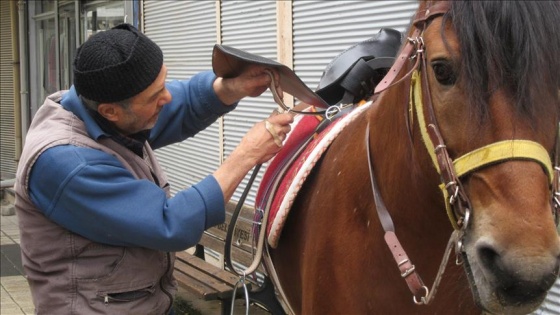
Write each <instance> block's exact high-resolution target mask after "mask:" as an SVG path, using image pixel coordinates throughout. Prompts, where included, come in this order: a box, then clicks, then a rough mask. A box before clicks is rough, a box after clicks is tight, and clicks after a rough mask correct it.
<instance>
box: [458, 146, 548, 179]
mask: <svg viewBox="0 0 560 315" xmlns="http://www.w3.org/2000/svg"><path fill="white" fill-rule="evenodd" d="M507 160H530V161H534V162H537V163H539V164H540V165H541V166H542V167H543V169H544V171H545V173H546V174H547V175H548V179H549V182H550V183H551V184H552V181H553V180H554V172H553V171H552V161H551V160H550V156H549V155H548V152H547V151H546V149H545V148H543V146H542V145H540V144H538V143H537V142H534V141H529V140H506V141H500V142H495V143H492V144H489V145H487V146H484V147H482V148H479V149H476V150H474V151H472V152H469V153H467V154H465V155H463V156H461V157H460V158H458V159H456V160H455V161H453V166H455V172H457V176H458V177H461V176H463V175H465V174H468V173H470V172H473V171H475V170H477V169H479V168H481V167H484V166H487V165H490V164H494V163H499V162H502V161H507Z"/></svg>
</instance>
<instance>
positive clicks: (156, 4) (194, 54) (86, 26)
mask: <svg viewBox="0 0 560 315" xmlns="http://www.w3.org/2000/svg"><path fill="white" fill-rule="evenodd" d="M416 7H417V1H416V0H404V1H400V0H399V1H365V0H352V1H342V0H341V1H310V0H292V1H276V0H260V1H250V0H243V1H238V0H215V1H188V0H185V1H171V0H143V1H142V0H110V1H109V0H9V1H0V35H1V36H0V40H1V41H0V52H1V58H0V70H1V75H0V83H1V85H0V123H1V132H0V161H1V164H0V171H1V179H2V180H7V179H11V178H13V177H14V176H15V170H16V168H17V161H18V158H19V153H20V152H21V147H22V145H23V141H24V139H25V134H26V130H27V128H28V126H29V124H30V122H31V120H32V117H33V115H34V114H35V112H36V111H37V109H38V108H39V106H41V104H42V103H43V100H44V99H45V97H46V96H47V95H49V94H50V93H52V92H54V91H57V90H60V89H68V88H69V87H70V85H71V84H72V79H73V78H72V60H73V57H74V55H75V52H76V49H77V47H79V45H80V44H81V43H83V42H84V41H85V40H86V39H87V38H88V37H89V36H91V35H92V34H95V33H96V32H101V31H104V30H107V29H109V28H111V27H112V26H114V25H117V24H119V23H122V22H127V23H131V24H133V25H135V26H137V27H138V28H139V29H141V30H142V31H143V32H144V33H145V34H146V35H148V36H149V37H150V38H151V39H152V40H154V41H155V42H156V43H158V44H159V45H160V47H161V48H162V50H163V53H164V62H165V63H166V65H167V67H168V70H169V72H168V80H175V79H188V78H190V77H191V76H193V75H194V74H196V73H197V72H199V71H203V70H209V69H211V67H212V65H211V56H212V49H213V46H214V44H216V43H219V44H224V45H228V46H232V47H235V48H239V49H243V50H247V51H249V52H251V53H255V54H258V55H261V56H264V57H268V58H270V59H273V60H276V61H278V62H281V63H283V64H286V65H287V66H289V67H291V68H292V69H294V71H295V72H296V73H297V74H298V76H300V78H301V79H302V80H303V81H304V82H305V83H306V84H307V85H308V86H309V87H310V88H312V89H314V88H315V87H316V86H317V84H318V82H319V80H320V78H321V75H322V72H323V70H324V69H325V67H326V66H327V64H328V63H329V62H330V61H331V60H332V59H333V58H334V57H336V56H337V55H338V54H340V53H341V52H342V51H343V50H345V49H346V48H348V47H350V46H352V45H353V44H356V43H358V42H360V41H363V40H366V39H368V38H370V37H372V36H374V35H375V34H377V33H378V32H379V30H380V29H381V28H394V29H397V30H399V31H404V30H405V29H406V28H407V26H408V24H409V23H410V20H411V18H412V14H413V12H414V11H415V9H416ZM286 102H287V103H288V104H289V105H292V104H293V103H294V100H293V99H289V98H287V99H286ZM296 102H297V100H296ZM276 107H277V105H276V104H275V102H274V100H273V98H272V95H271V94H270V92H269V91H267V92H265V93H264V94H263V95H262V96H260V97H258V98H247V99H244V100H242V102H241V103H240V104H239V107H238V109H237V110H235V111H234V112H232V113H230V114H228V115H226V116H225V117H223V118H222V119H220V120H219V121H217V122H216V123H215V124H213V125H212V126H210V127H209V128H208V129H207V130H205V131H203V132H201V133H200V134H199V135H197V137H195V138H194V139H189V140H187V141H184V142H182V143H178V144H175V145H172V146H169V147H166V148H162V149H160V150H158V151H157V152H156V154H157V156H158V158H159V159H160V161H161V164H162V166H163V167H164V169H165V171H166V173H167V174H168V177H169V180H170V182H171V185H172V187H173V188H172V192H173V193H174V192H176V191H178V190H180V189H182V188H183V187H186V186H189V185H192V184H194V183H196V182H198V181H200V180H201V179H203V178H204V177H205V176H206V175H207V174H209V173H211V172H213V171H214V170H215V169H216V168H217V167H218V165H220V163H221V162H222V161H223V160H224V159H225V158H226V157H227V156H228V155H229V154H230V153H231V151H232V150H233V149H234V148H235V146H236V145H237V144H238V143H239V141H240V140H241V137H242V136H243V135H244V134H245V132H246V131H247V130H248V129H249V128H250V127H251V126H252V125H253V124H254V123H256V122H258V121H260V120H262V119H264V118H266V117H267V116H268V115H269V114H270V113H271V112H272V110H273V109H275V108H276ZM265 168H266V165H265V167H263V168H262V170H261V173H260V174H259V175H258V176H257V179H256V182H255V184H254V187H258V184H259V182H260V180H261V177H262V172H263V170H264V169H265ZM248 178H249V176H247V178H246V179H245V180H244V181H243V182H242V184H241V185H240V187H239V188H238V190H237V191H236V193H235V195H234V197H233V200H239V197H240V196H241V194H242V191H243V189H244V188H245V185H246V184H247V181H248ZM254 187H253V188H252V189H251V191H250V193H249V196H248V198H247V201H246V203H247V205H249V206H251V205H253V204H254V198H255V195H256V189H255V188H254ZM547 313H549V314H560V283H559V282H557V284H556V286H555V288H554V290H553V291H552V292H551V294H550V297H549V299H548V300H547V302H546V303H545V304H544V305H543V308H542V311H541V312H540V314H547Z"/></svg>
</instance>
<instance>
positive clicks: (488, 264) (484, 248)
mask: <svg viewBox="0 0 560 315" xmlns="http://www.w3.org/2000/svg"><path fill="white" fill-rule="evenodd" d="M477 251H478V257H479V258H480V261H481V262H482V265H484V267H485V268H487V269H488V270H489V271H491V272H495V271H496V268H500V267H499V265H501V262H500V255H499V254H498V253H497V252H496V251H495V250H494V248H493V247H492V246H491V245H488V244H484V245H482V244H481V245H479V246H478V249H477Z"/></svg>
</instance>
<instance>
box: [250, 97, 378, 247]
mask: <svg viewBox="0 0 560 315" xmlns="http://www.w3.org/2000/svg"><path fill="white" fill-rule="evenodd" d="M371 103H372V102H371V101H369V102H367V103H365V104H364V105H361V106H359V107H357V108H356V109H354V110H353V111H351V112H350V113H348V114H346V115H345V116H343V117H341V118H339V119H338V120H335V121H334V122H332V123H331V124H330V125H329V126H328V127H327V128H326V129H325V130H323V132H321V133H320V134H319V135H317V136H315V137H314V139H313V140H312V141H311V142H310V143H309V144H308V145H307V147H306V148H305V149H304V151H303V152H302V153H301V154H300V155H299V156H298V157H297V159H296V160H295V161H294V162H293V163H292V164H291V165H289V166H286V167H289V169H288V170H287V171H286V173H285V175H284V176H283V178H282V179H281V180H280V182H279V184H278V187H277V192H276V194H275V195H274V196H273V198H274V200H273V201H272V202H269V204H270V207H271V208H270V210H269V220H268V225H267V227H266V229H267V238H268V244H269V245H270V246H271V247H272V248H276V246H277V245H278V240H279V238H280V235H281V232H282V228H283V226H284V223H285V221H286V218H287V216H288V213H289V212H290V208H291V206H292V204H293V202H294V200H295V198H296V196H297V194H298V192H299V190H300V188H301V186H302V185H303V183H304V182H305V180H306V179H307V176H308V175H309V173H310V172H311V170H312V169H313V167H314V166H315V164H316V163H317V161H318V160H319V158H320V157H321V156H322V154H323V153H324V152H325V151H326V150H327V148H328V147H329V145H330V144H331V143H332V142H333V140H334V139H335V138H336V137H337V136H338V135H339V134H340V132H341V131H342V130H343V129H344V128H345V127H346V126H348V125H349V124H350V123H351V122H352V121H353V120H354V119H355V118H356V117H358V115H360V113H362V112H363V111H364V110H365V109H367V108H368V107H369V106H370V105H371ZM308 118H309V116H308V117H303V118H302V119H300V120H298V121H295V122H294V124H296V123H297V125H295V126H294V127H293V131H292V132H294V131H298V129H300V128H302V129H301V130H307V132H308V133H307V135H309V125H307V127H298V125H300V124H302V122H305V121H307V120H308ZM315 119H317V118H315ZM308 123H309V122H308ZM317 124H318V122H317ZM311 125H312V124H311ZM302 126H305V124H304V125H302ZM306 128H307V129H306ZM305 132H306V131H301V132H298V133H295V134H294V135H293V136H294V139H293V140H295V141H297V140H299V141H300V142H301V141H302V139H305V137H304V136H305ZM311 132H313V130H311ZM290 137H292V133H290ZM290 137H288V138H287V139H286V143H287V142H288V140H290ZM296 137H297V138H298V139H296ZM289 149H290V147H288V150H289ZM282 151H284V150H282ZM282 151H281V152H280V153H282ZM291 151H292V152H293V149H292V150H291ZM280 153H279V154H278V155H277V156H276V157H275V158H274V160H273V161H272V162H271V164H270V166H273V165H276V166H278V165H280V164H282V160H284V159H285V158H286V157H287V156H289V154H283V155H280ZM270 166H269V167H268V168H267V170H266V172H265V175H264V176H263V182H264V181H265V180H268V182H266V184H264V185H263V184H262V183H261V186H260V188H259V193H258V194H257V199H256V201H257V202H256V204H257V205H260V206H259V207H258V209H261V210H265V209H264V207H263V204H265V203H266V202H267V200H265V197H264V196H265V195H266V192H265V191H263V192H261V190H262V189H264V190H266V191H267V192H270V190H271V189H272V187H271V181H272V179H273V178H274V177H275V175H276V174H275V173H277V172H278V169H277V168H276V167H270ZM269 172H270V173H269ZM268 198H271V197H270V196H268Z"/></svg>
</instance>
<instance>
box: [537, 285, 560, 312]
mask: <svg viewBox="0 0 560 315" xmlns="http://www.w3.org/2000/svg"><path fill="white" fill-rule="evenodd" d="M533 314H534V315H560V278H558V279H557V280H556V283H555V284H554V286H553V287H552V289H550V291H549V292H548V295H547V297H546V300H545V301H544V303H543V304H542V305H541V307H540V308H539V309H538V310H537V311H535V312H534V313H533Z"/></svg>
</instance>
